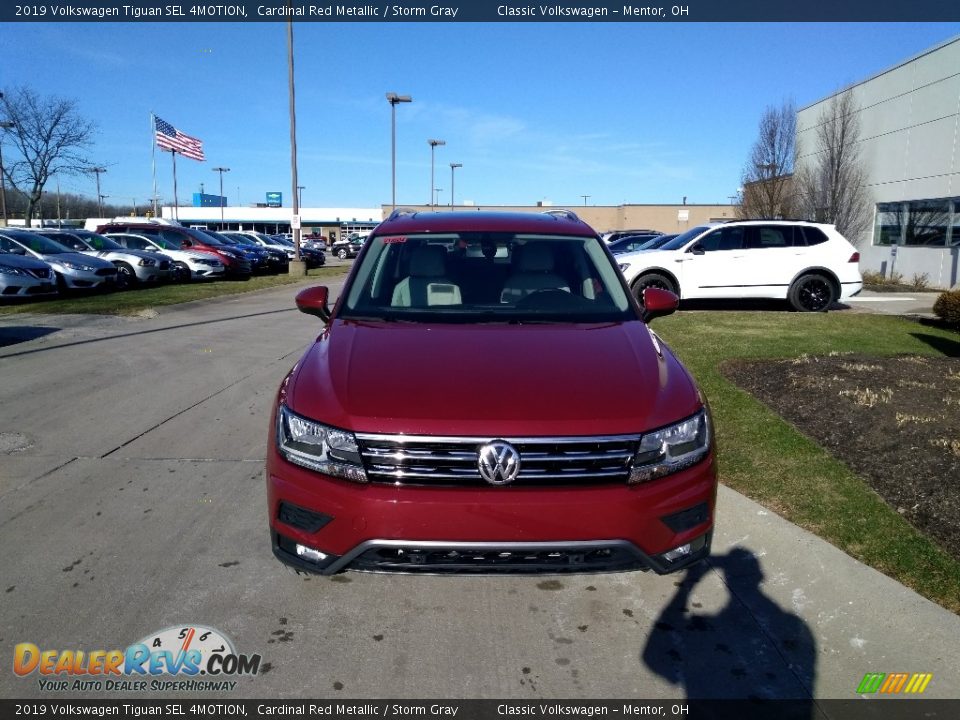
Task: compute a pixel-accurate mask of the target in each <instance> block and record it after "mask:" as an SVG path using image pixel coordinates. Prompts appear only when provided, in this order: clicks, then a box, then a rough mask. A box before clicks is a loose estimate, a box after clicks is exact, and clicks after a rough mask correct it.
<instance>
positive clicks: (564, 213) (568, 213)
mask: <svg viewBox="0 0 960 720" xmlns="http://www.w3.org/2000/svg"><path fill="white" fill-rule="evenodd" d="M542 214H543V215H553V216H555V217H565V218H566V219H567V220H575V221H576V222H583V220H581V219H580V216H579V215H577V214H576V213H575V212H574V211H573V210H567V209H565V208H558V209H556V210H544V211H543V213H542Z"/></svg>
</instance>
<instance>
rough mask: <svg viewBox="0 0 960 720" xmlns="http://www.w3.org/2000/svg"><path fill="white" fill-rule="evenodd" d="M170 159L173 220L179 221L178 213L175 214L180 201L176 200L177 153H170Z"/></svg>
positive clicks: (174, 151)
mask: <svg viewBox="0 0 960 720" xmlns="http://www.w3.org/2000/svg"><path fill="white" fill-rule="evenodd" d="M170 159H171V160H173V219H174V220H176V221H177V222H179V221H180V213H179V212H177V206H178V205H179V204H180V201H179V200H177V151H176V150H171V151H170Z"/></svg>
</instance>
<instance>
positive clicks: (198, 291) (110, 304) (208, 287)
mask: <svg viewBox="0 0 960 720" xmlns="http://www.w3.org/2000/svg"><path fill="white" fill-rule="evenodd" d="M349 269H350V266H349V265H344V266H340V267H323V268H317V269H315V270H311V271H310V274H309V275H308V276H307V277H306V278H302V277H293V276H290V275H259V276H256V277H253V278H250V280H246V281H238V280H219V281H215V282H194V283H184V284H178V285H160V286H157V287H147V288H135V289H133V290H129V291H126V292H113V293H103V294H99V293H98V294H94V295H79V294H78V295H75V296H72V297H67V298H57V299H53V300H41V301H36V302H27V303H22V302H20V303H16V304H9V305H0V315H12V314H15V313H45V314H59V313H94V314H99V315H136V314H137V313H139V312H142V311H144V310H149V309H150V308H157V307H161V306H163V305H176V304H178V303H185V302H191V301H193V300H206V299H207V298H214V297H220V296H221V295H237V294H240V293H248V292H254V291H256V290H265V289H268V288H273V287H279V286H281V285H291V284H294V283H304V284H307V283H319V282H323V281H324V280H327V279H330V278H337V277H340V276H342V275H345V274H346V273H347V271H348V270H349Z"/></svg>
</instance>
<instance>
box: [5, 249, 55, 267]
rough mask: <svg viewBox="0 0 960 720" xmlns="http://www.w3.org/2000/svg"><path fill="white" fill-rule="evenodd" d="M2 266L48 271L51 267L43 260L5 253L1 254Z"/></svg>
mask: <svg viewBox="0 0 960 720" xmlns="http://www.w3.org/2000/svg"><path fill="white" fill-rule="evenodd" d="M0 265H6V266H7V267H15V268H19V269H21V270H46V269H47V268H49V267H50V266H49V265H47V264H46V263H45V262H44V261H43V260H37V259H36V258H32V257H25V256H23V255H14V254H13V253H5V252H0Z"/></svg>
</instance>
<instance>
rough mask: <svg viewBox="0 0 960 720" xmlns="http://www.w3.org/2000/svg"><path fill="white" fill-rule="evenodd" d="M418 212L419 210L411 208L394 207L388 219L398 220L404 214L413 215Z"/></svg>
mask: <svg viewBox="0 0 960 720" xmlns="http://www.w3.org/2000/svg"><path fill="white" fill-rule="evenodd" d="M416 214H417V211H416V210H411V209H410V208H394V209H393V212H392V213H390V215H389V217H387V220H396V219H397V218H401V217H403V216H404V215H411V216H412V215H416Z"/></svg>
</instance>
